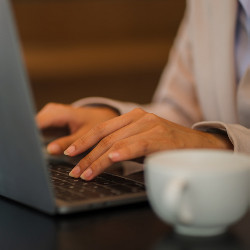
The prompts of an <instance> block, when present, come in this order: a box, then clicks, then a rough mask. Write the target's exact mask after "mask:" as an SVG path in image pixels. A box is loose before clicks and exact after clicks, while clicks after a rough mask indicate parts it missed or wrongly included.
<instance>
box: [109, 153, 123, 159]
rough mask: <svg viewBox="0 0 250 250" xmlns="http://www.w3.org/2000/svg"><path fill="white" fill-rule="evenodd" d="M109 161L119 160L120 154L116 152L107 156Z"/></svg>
mask: <svg viewBox="0 0 250 250" xmlns="http://www.w3.org/2000/svg"><path fill="white" fill-rule="evenodd" d="M108 157H109V159H110V160H112V161H115V160H119V157H120V154H119V153H118V152H112V153H110V154H109V155H108Z"/></svg>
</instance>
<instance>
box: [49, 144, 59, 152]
mask: <svg viewBox="0 0 250 250" xmlns="http://www.w3.org/2000/svg"><path fill="white" fill-rule="evenodd" d="M47 151H48V152H49V153H50V154H58V153H60V152H61V147H60V146H59V145H58V144H49V145H48V147H47Z"/></svg>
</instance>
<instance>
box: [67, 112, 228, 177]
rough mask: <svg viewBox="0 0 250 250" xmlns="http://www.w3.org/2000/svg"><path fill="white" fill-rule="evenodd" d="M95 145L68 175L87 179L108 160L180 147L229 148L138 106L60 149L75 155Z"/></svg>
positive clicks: (223, 142)
mask: <svg viewBox="0 0 250 250" xmlns="http://www.w3.org/2000/svg"><path fill="white" fill-rule="evenodd" d="M95 144H97V145H96V147H95V148H94V149H93V150H92V151H91V152H90V153H89V154H88V155H87V156H86V157H84V158H83V159H82V160H81V161H80V162H79V163H78V164H77V165H76V166H75V168H74V169H73V170H72V171H71V173H70V175H71V176H72V177H75V178H78V177H81V178H83V179H84V180H91V179H93V178H94V177H95V176H97V175H98V174H100V173H101V172H103V171H104V170H105V169H106V168H108V167H109V166H110V165H112V163H114V162H118V161H123V160H130V159H134V158H138V157H141V156H146V155H148V154H151V153H153V152H156V151H161V150H167V149H183V148H217V149H218V148H221V149H222V148H223V149H230V148H231V147H232V145H231V143H230V141H229V139H228V138H226V137H224V136H221V135H215V134H209V133H205V132H201V131H197V130H193V129H190V128H186V127H183V126H180V125H178V124H175V123H172V122H170V121H168V120H165V119H163V118H160V117H158V116H156V115H154V114H151V113H147V112H145V111H143V110H142V109H134V110H133V111H131V112H129V113H127V114H124V115H122V116H119V117H115V118H113V119H111V120H108V121H104V122H102V123H99V124H98V125H96V126H95V127H94V128H92V129H91V130H89V131H88V133H87V134H85V133H84V134H83V136H81V137H79V138H78V139H77V140H76V141H75V142H74V143H72V144H71V145H70V146H69V147H68V148H67V150H66V151H65V152H64V153H65V154H66V155H69V156H76V155H78V154H80V153H82V152H84V151H86V150H87V149H89V148H90V147H92V146H94V145H95Z"/></svg>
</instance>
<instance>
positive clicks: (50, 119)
mask: <svg viewBox="0 0 250 250" xmlns="http://www.w3.org/2000/svg"><path fill="white" fill-rule="evenodd" d="M68 116H69V107H68V106H67V105H64V104H57V103H49V104H47V105H46V106H45V107H44V108H43V109H42V110H41V111H40V112H38V114H37V115H36V122H37V124H38V127H39V128H40V129H43V128H47V127H51V126H59V127H62V126H65V125H67V123H68V120H69V119H68Z"/></svg>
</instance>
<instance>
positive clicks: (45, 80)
mask: <svg viewBox="0 0 250 250" xmlns="http://www.w3.org/2000/svg"><path fill="white" fill-rule="evenodd" d="M12 3H13V7H14V14H15V16H16V20H17V25H18V29H19V35H20V37H21V42H22V46H23V50H24V58H25V62H26V64H27V69H28V74H29V77H30V82H31V86H32V89H33V92H34V95H35V101H36V106H37V109H40V108H41V107H42V106H43V105H45V104H46V103H47V102H52V101H53V102H62V103H71V102H73V101H75V100H77V99H80V98H82V97H88V96H103V97H109V98H113V99H117V100H123V101H133V102H138V103H147V102H149V101H150V100H151V98H152V94H153V92H154V90H155V88H156V86H157V83H158V81H159V78H160V75H161V72H162V70H163V67H164V66H165V64H166V62H167V58H168V53H169V49H170V47H171V45H172V43H173V39H174V37H175V34H176V32H177V29H178V26H179V23H180V21H181V18H182V16H183V13H184V9H185V0H12Z"/></svg>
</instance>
